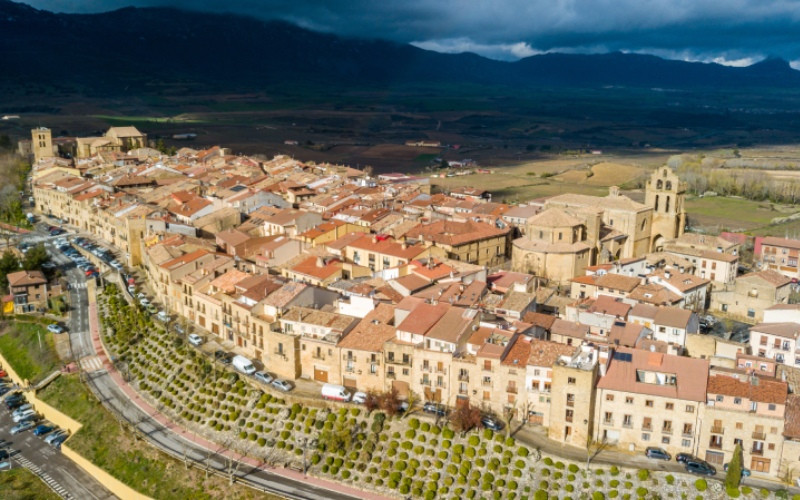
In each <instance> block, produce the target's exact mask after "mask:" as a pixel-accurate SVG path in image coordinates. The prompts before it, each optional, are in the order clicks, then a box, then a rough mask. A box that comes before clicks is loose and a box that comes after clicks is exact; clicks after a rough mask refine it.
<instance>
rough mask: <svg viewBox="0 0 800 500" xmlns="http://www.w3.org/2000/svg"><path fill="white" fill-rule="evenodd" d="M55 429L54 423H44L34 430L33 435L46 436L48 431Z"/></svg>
mask: <svg viewBox="0 0 800 500" xmlns="http://www.w3.org/2000/svg"><path fill="white" fill-rule="evenodd" d="M53 429H54V427H53V426H52V425H46V424H42V425H39V426H37V427H36V428H35V429H34V430H33V435H34V436H44V435H45V434H47V433H48V432H50V431H52V430H53Z"/></svg>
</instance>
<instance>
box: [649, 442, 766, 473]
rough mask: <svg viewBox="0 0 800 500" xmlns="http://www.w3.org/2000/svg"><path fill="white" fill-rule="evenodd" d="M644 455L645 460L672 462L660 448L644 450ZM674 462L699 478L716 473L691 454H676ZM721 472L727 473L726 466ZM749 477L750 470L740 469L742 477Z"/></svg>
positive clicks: (711, 467)
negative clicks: (699, 476)
mask: <svg viewBox="0 0 800 500" xmlns="http://www.w3.org/2000/svg"><path fill="white" fill-rule="evenodd" d="M644 453H645V455H647V458H653V459H656V460H666V461H670V460H672V455H670V454H669V453H667V452H666V451H665V450H663V449H662V448H657V447H654V446H651V447H649V448H647V449H646V450H645V452H644ZM675 461H676V462H678V463H682V464H683V466H684V468H685V469H686V472H689V473H691V474H698V475H701V476H713V475H715V474H716V473H717V469H716V467H714V466H713V465H711V464H710V463H708V462H706V461H705V460H703V459H701V458H697V457H696V456H694V455H692V454H691V453H678V454H677V455H675ZM723 470H725V472H727V471H728V464H725V465H724V466H723ZM749 475H750V469H745V468H742V476H743V477H747V476H749Z"/></svg>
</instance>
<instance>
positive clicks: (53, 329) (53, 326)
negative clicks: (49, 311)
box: [47, 323, 64, 333]
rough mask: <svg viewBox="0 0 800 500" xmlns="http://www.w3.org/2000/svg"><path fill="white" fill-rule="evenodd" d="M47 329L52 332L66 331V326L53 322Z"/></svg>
mask: <svg viewBox="0 0 800 500" xmlns="http://www.w3.org/2000/svg"><path fill="white" fill-rule="evenodd" d="M47 331H48V332H50V333H64V328H63V327H62V326H60V325H57V324H55V323H53V324H51V325H47Z"/></svg>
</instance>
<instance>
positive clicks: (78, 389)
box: [38, 375, 277, 500]
mask: <svg viewBox="0 0 800 500" xmlns="http://www.w3.org/2000/svg"><path fill="white" fill-rule="evenodd" d="M38 395H39V397H40V398H41V399H42V400H43V401H45V402H47V403H49V404H51V405H52V406H54V407H56V408H58V409H59V410H61V411H62V412H64V413H66V414H67V415H69V416H70V417H72V418H73V419H75V420H77V421H79V422H81V424H83V427H82V428H81V430H80V431H78V433H77V434H76V435H75V436H74V437H72V438H70V440H69V441H68V443H69V446H70V447H71V448H72V449H73V450H75V451H77V452H78V453H80V454H81V455H83V456H84V457H86V458H87V459H89V460H90V461H91V462H92V463H94V464H95V465H97V466H99V467H101V468H103V469H105V470H106V471H108V472H109V473H110V474H111V475H112V476H114V477H116V478H117V479H119V480H120V481H122V482H123V483H125V484H128V485H131V486H133V487H134V489H136V490H138V491H140V492H142V493H144V494H146V495H148V496H150V497H152V498H158V499H176V500H178V499H185V498H192V499H215V498H226V499H227V498H237V499H250V498H277V497H274V496H267V495H264V494H262V493H256V492H255V491H253V490H251V489H249V488H247V487H245V486H241V485H234V486H229V485H228V482H227V480H225V479H223V478H219V477H217V476H213V475H212V476H210V477H209V478H205V473H203V472H201V471H200V470H198V469H188V470H187V469H185V468H184V465H183V464H182V463H181V462H179V461H178V460H175V459H173V458H171V457H168V456H166V455H163V454H161V453H160V452H158V451H157V450H155V449H154V448H152V447H151V446H150V445H148V444H146V443H145V442H143V441H141V440H140V439H137V438H135V437H134V436H133V435H132V434H131V432H130V431H128V430H122V428H121V427H120V424H119V423H118V422H117V420H116V419H115V418H114V417H113V416H112V415H111V414H110V413H109V412H108V411H107V410H106V409H105V408H104V407H103V405H102V404H100V403H99V402H98V401H97V400H96V399H95V398H94V396H93V395H92V394H91V393H90V392H89V390H88V389H87V388H86V387H85V386H84V385H83V384H82V383H81V382H80V381H79V380H78V378H77V376H76V375H65V376H61V377H59V378H57V379H56V380H55V381H53V382H52V383H51V384H50V385H48V386H47V387H46V388H45V389H44V390H42V391H40V392H39V394H38Z"/></svg>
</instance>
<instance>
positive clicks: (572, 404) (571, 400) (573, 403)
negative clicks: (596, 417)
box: [567, 399, 575, 407]
mask: <svg viewBox="0 0 800 500" xmlns="http://www.w3.org/2000/svg"><path fill="white" fill-rule="evenodd" d="M567 406H569V407H573V406H575V400H574V399H568V400H567Z"/></svg>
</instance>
